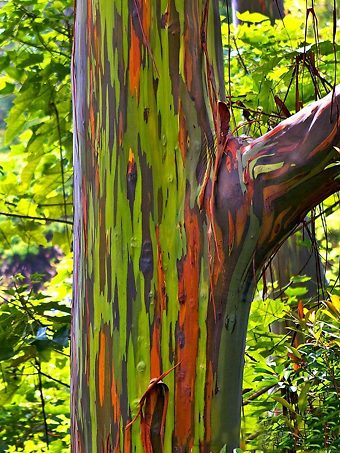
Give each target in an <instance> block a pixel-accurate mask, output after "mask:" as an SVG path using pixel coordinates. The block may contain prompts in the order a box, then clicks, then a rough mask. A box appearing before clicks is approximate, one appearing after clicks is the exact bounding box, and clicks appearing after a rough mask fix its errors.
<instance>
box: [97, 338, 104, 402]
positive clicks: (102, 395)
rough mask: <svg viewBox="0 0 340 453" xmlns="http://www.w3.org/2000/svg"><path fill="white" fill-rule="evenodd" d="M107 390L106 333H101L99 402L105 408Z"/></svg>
mask: <svg viewBox="0 0 340 453" xmlns="http://www.w3.org/2000/svg"><path fill="white" fill-rule="evenodd" d="M104 389H105V333H104V332H100V337H99V357H98V391H99V402H100V405H101V406H103V403H104Z"/></svg>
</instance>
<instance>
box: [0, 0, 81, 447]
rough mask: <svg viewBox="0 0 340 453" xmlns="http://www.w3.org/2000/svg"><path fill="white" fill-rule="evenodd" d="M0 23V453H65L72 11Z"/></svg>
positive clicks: (30, 9) (29, 5)
mask: <svg viewBox="0 0 340 453" xmlns="http://www.w3.org/2000/svg"><path fill="white" fill-rule="evenodd" d="M0 19H1V22H2V23H3V24H6V26H5V28H3V29H2V30H1V34H0V48H1V50H0V71H1V77H0V120H1V121H2V123H1V125H2V128H4V127H5V133H4V134H3V133H2V134H1V136H0V146H1V169H0V170H1V172H0V196H1V199H2V204H1V208H0V212H1V214H0V237H1V241H0V255H1V259H2V264H1V273H2V275H3V278H2V286H1V288H0V298H1V300H0V367H1V377H0V400H1V407H2V410H1V411H0V425H1V428H0V439H1V440H0V450H1V451H13V452H14V451H15V452H17V451H29V452H31V451H46V446H47V443H48V444H49V451H55V452H62V451H68V446H69V434H68V430H69V384H68V383H69V345H68V340H69V324H70V292H71V284H70V275H71V267H72V259H71V255H70V237H71V230H70V225H69V224H71V223H72V222H71V215H72V211H71V206H72V198H71V196H72V193H71V192H72V178H71V176H72V158H71V157H72V131H71V90H70V57H71V46H72V22H73V13H72V8H71V2H47V1H45V0H44V1H41V0H40V1H30V0H21V1H16V0H12V1H7V2H5V4H3V6H2V7H1V10H0ZM13 216H14V217H13ZM37 272H39V273H40V274H38V273H37ZM17 273H19V274H17ZM15 274H17V275H15ZM53 276H54V277H53ZM52 277H53V278H52ZM51 278H52V280H51ZM47 281H48V284H47V283H44V282H47Z"/></svg>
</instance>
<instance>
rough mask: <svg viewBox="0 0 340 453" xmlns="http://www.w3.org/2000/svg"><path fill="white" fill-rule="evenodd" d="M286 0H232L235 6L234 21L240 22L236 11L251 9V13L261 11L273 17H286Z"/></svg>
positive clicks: (242, 11)
mask: <svg viewBox="0 0 340 453" xmlns="http://www.w3.org/2000/svg"><path fill="white" fill-rule="evenodd" d="M283 1H284V0H231V3H232V8H233V17H234V22H236V23H237V22H238V20H237V17H236V14H235V13H236V11H238V12H239V13H244V12H246V11H250V12H251V13H261V14H264V15H265V16H268V17H270V18H271V20H272V21H274V20H275V19H282V18H283V17H284V7H283Z"/></svg>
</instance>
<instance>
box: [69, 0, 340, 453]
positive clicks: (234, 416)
mask: <svg viewBox="0 0 340 453" xmlns="http://www.w3.org/2000/svg"><path fill="white" fill-rule="evenodd" d="M122 37H123V39H122ZM220 38H221V36H220V29H219V16H218V2H217V0H210V1H203V0H193V1H190V2H189V1H188V2H179V1H177V0H169V1H168V2H165V3H164V2H161V1H159V0H151V1H144V0H129V1H123V2H121V1H119V2H118V1H115V0H79V1H78V2H77V18H76V24H75V46H74V61H73V98H74V127H75V143H74V170H75V173H74V180H75V195H74V199H75V236H74V252H75V268H74V302H73V318H72V319H73V325H72V450H73V452H77V453H78V452H112V451H113V452H130V451H131V452H132V451H138V452H142V451H143V449H144V451H150V452H159V451H162V449H163V450H164V452H171V451H173V452H183V453H184V452H190V451H201V452H204V453H206V452H210V451H211V452H214V453H215V452H218V451H220V449H221V448H222V447H223V446H226V447H227V451H228V452H229V451H232V449H233V448H235V447H237V446H238V444H239V428H240V407H241V385H242V373H243V352H244V343H245V337H246V328H247V320H248V312H249V307H250V302H251V299H252V296H253V291H254V284H255V281H256V278H257V275H258V273H259V272H260V270H261V268H262V265H263V263H264V262H265V260H266V259H267V258H268V257H269V256H270V254H271V253H272V252H273V251H274V250H275V249H276V248H277V246H278V244H279V243H281V241H282V240H283V239H284V238H285V237H286V236H287V235H288V234H289V233H290V231H291V230H292V229H293V228H294V227H295V225H297V223H298V222H299V221H300V220H301V219H302V218H303V216H304V215H305V213H306V212H307V211H308V210H309V209H310V208H312V207H313V206H314V205H315V204H317V203H318V202H320V201H321V200H322V199H324V198H325V197H327V196H328V195H329V194H331V193H333V192H334V191H336V190H337V189H339V179H336V178H337V177H338V173H339V172H338V167H337V166H336V165H334V162H335V159H336V157H337V154H338V153H337V151H336V150H335V149H334V148H333V145H337V144H338V143H339V129H338V121H339V115H338V112H339V97H340V94H339V91H340V90H339V89H338V90H337V91H336V93H334V96H333V98H332V95H329V96H328V97H326V98H325V99H324V100H322V101H319V102H317V103H315V104H312V105H311V106H309V107H307V108H306V109H304V110H302V111H301V112H299V113H298V114H297V115H295V116H293V117H290V118H289V119H287V120H286V121H284V122H283V123H282V124H281V125H279V126H278V127H277V128H275V129H274V130H273V131H271V132H269V133H268V134H266V135H265V136H263V137H261V138H259V139H256V140H254V141H253V142H251V143H250V144H249V143H248V142H247V143H245V142H242V140H240V139H238V138H236V137H233V136H232V135H230V133H229V131H228V122H229V117H228V112H227V110H226V109H225V105H224V104H223V102H220V101H223V100H224V81H223V80H222V76H221V74H223V71H222V70H221V68H222V62H223V60H222V52H221V39H220ZM332 102H333V105H332V108H331V103H332ZM212 137H217V138H216V143H215V144H214V145H213V146H211V145H212ZM207 144H208V145H207ZM204 146H206V147H208V148H209V149H210V148H211V149H213V148H214V147H215V148H216V155H215V156H210V157H212V158H209V159H202V158H201V155H202V153H201V150H202V147H203V148H204ZM209 152H210V154H211V150H210V151H209ZM206 161H208V163H206ZM197 197H199V203H198V198H197ZM178 363H179V365H178V367H176V368H175V369H174V370H173V372H171V373H170V374H168V375H167V377H166V380H165V383H161V382H159V378H160V376H162V375H164V370H170V369H172V368H173V367H174V366H175V365H176V364H178ZM162 373H163V374H162ZM154 379H156V381H154ZM150 382H151V384H150ZM154 382H156V383H157V385H152V383H154ZM150 385H151V387H150ZM146 389H148V390H147V391H146ZM141 401H143V405H142V406H141V405H140V402H141ZM141 407H142V408H141ZM138 411H141V417H140V418H139V419H136V421H135V423H133V424H132V425H129V424H130V423H131V421H132V420H133V419H134V418H135V417H136V415H137V413H138ZM126 427H129V428H128V429H126Z"/></svg>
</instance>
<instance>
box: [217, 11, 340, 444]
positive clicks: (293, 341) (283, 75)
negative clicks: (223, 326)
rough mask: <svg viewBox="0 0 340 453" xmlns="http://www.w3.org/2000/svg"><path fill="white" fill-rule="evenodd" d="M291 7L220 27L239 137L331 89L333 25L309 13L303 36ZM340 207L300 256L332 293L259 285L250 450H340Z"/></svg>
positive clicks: (248, 376)
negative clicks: (312, 263) (277, 16)
mask: <svg viewBox="0 0 340 453" xmlns="http://www.w3.org/2000/svg"><path fill="white" fill-rule="evenodd" d="M287 3H289V2H287ZM291 6H292V7H293V9H294V12H295V14H294V15H288V16H287V17H285V18H284V20H283V21H276V23H275V24H274V25H272V24H271V23H270V21H269V20H268V19H267V18H265V17H264V16H262V15H260V14H250V13H244V14H242V15H240V19H242V21H243V24H242V25H241V26H239V27H238V28H237V29H235V28H234V27H233V26H230V27H229V26H228V21H227V20H226V19H225V21H224V23H223V26H222V27H223V28H222V36H223V42H224V48H225V59H226V69H225V71H226V80H227V85H226V88H227V94H229V102H230V106H231V108H232V113H233V115H232V119H233V127H234V130H235V132H236V133H245V134H247V135H251V136H257V135H262V134H263V133H265V132H266V131H268V130H270V129H271V128H272V127H273V126H275V125H276V124H277V123H278V122H279V121H280V120H282V119H284V118H285V117H287V116H289V115H290V114H293V113H295V111H297V110H300V108H301V107H302V105H305V104H306V103H308V102H310V101H312V100H314V99H318V98H320V97H322V96H323V95H324V94H325V93H327V92H329V91H330V90H331V89H332V87H333V84H334V81H335V78H336V64H335V63H336V61H337V60H338V59H339V46H337V45H336V44H335V42H334V37H333V24H332V23H329V22H327V21H325V20H324V19H323V20H322V22H321V23H322V25H319V24H318V23H317V22H316V21H315V20H313V16H312V14H310V15H309V17H308V21H307V23H308V25H307V28H306V12H305V9H304V8H301V9H299V8H297V7H296V6H293V5H291ZM316 12H317V13H318V10H316ZM324 17H327V16H326V15H325V16H324ZM328 17H331V16H330V15H328ZM335 52H336V54H335ZM338 204H339V199H338V197H337V196H334V197H331V198H330V199H328V200H326V202H325V203H324V204H323V205H322V206H320V207H318V208H317V209H316V210H315V211H313V212H312V213H311V219H312V220H311V222H310V224H309V235H310V236H309V237H304V238H302V237H301V238H300V239H299V243H300V246H301V247H308V248H309V249H314V250H315V253H317V254H319V256H320V257H321V263H322V265H323V266H324V268H325V270H326V278H327V283H328V287H327V288H319V291H318V293H317V294H314V298H312V297H311V296H310V295H309V296H308V297H306V293H307V288H306V286H307V285H308V280H309V278H308V277H305V276H303V272H302V275H301V276H299V277H294V276H292V277H291V279H292V280H291V283H290V284H288V285H287V287H285V288H283V289H282V290H277V283H276V284H275V285H274V288H273V292H270V291H269V290H270V288H268V287H267V288H264V287H263V285H262V284H261V283H260V284H259V294H258V297H257V299H256V300H255V301H254V302H253V305H252V311H251V315H250V321H249V328H248V337H247V347H246V357H245V361H246V366H245V375H244V395H243V398H244V406H243V415H244V416H243V434H242V438H243V448H244V449H245V450H247V451H249V450H257V451H266V452H274V451H277V452H281V451H326V450H327V451H338V450H339V447H340V445H339V428H338V427H339V424H340V423H339V422H340V420H339V409H340V407H339V383H340V369H339V366H338V362H339V355H340V348H339V346H340V343H339V338H338V336H337V334H336V332H338V331H339V306H338V304H339V302H338V298H337V297H338V296H337V294H338V279H339V268H338V259H339V232H338V225H339V220H340V219H339V211H338V210H336V209H337V207H338ZM329 214H332V215H330V216H329ZM315 219H317V220H316V221H315ZM316 238H317V240H316ZM320 283H321V279H320V282H319V284H320ZM267 286H268V285H267ZM275 288H276V291H275ZM275 293H279V297H278V298H276V299H274V298H273V297H274V294H275ZM268 294H271V297H272V298H270V297H268ZM328 294H330V296H328ZM298 305H299V307H300V311H301V307H304V308H303V314H302V316H301V317H299V316H298V314H297V313H298V310H297V307H298ZM300 314H301V313H300ZM278 326H279V327H280V328H279V329H278V328H277V327H278Z"/></svg>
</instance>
